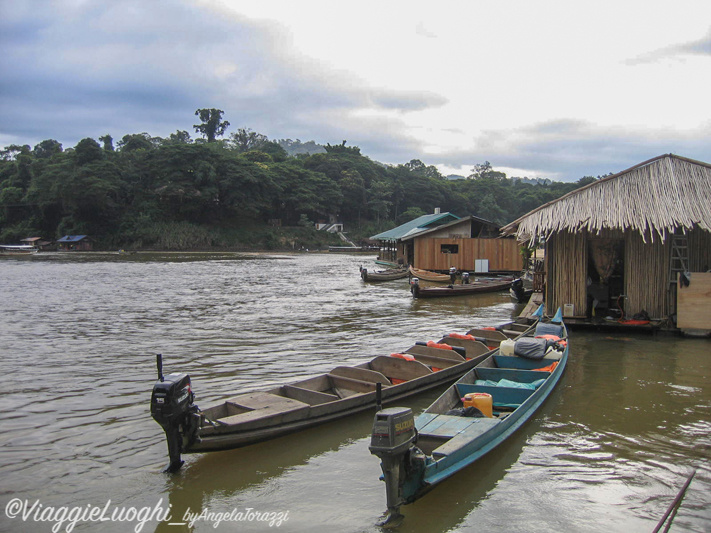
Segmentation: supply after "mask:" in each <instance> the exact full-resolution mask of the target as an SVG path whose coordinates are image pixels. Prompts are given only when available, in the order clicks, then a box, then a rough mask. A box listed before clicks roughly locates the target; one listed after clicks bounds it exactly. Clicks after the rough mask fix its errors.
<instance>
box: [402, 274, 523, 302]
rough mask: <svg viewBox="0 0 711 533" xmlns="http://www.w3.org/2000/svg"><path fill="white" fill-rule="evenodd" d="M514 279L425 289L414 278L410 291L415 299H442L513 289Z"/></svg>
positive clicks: (481, 281)
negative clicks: (512, 282)
mask: <svg viewBox="0 0 711 533" xmlns="http://www.w3.org/2000/svg"><path fill="white" fill-rule="evenodd" d="M511 281H512V278H479V279H475V280H474V281H472V282H470V283H462V284H456V285H446V286H441V285H437V286H431V287H423V286H422V285H420V281H419V279H417V278H412V280H411V283H410V291H411V292H412V296H414V297H415V298H441V297H445V296H465V295H467V294H478V293H483V292H499V291H505V290H507V289H509V288H510V287H511Z"/></svg>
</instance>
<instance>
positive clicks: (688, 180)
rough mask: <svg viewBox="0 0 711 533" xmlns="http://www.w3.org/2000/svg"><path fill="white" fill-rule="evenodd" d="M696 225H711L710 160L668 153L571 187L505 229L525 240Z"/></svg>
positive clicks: (648, 232) (650, 232) (665, 231)
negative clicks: (608, 230) (579, 233)
mask: <svg viewBox="0 0 711 533" xmlns="http://www.w3.org/2000/svg"><path fill="white" fill-rule="evenodd" d="M695 226H696V227H700V228H702V229H704V230H706V231H711V165H710V164H708V163H702V162H700V161H694V160H692V159H687V158H684V157H680V156H677V155H673V154H665V155H662V156H659V157H655V158H654V159H650V160H648V161H645V162H643V163H640V164H639V165H636V166H634V167H632V168H629V169H627V170H624V171H622V172H620V173H618V174H615V175H613V176H608V177H606V178H603V179H601V180H598V181H596V182H594V183H591V184H590V185H587V186H585V187H582V188H580V189H577V190H575V191H573V192H571V193H568V194H566V195H565V196H562V197H561V198H558V199H557V200H554V201H552V202H549V203H547V204H545V205H543V206H541V207H539V208H538V209H534V210H533V211H531V212H530V213H528V214H526V215H524V216H522V217H521V218H519V219H517V220H515V221H513V222H511V223H510V224H508V225H507V226H504V227H503V228H502V229H501V231H502V233H503V234H505V235H512V234H516V236H517V238H518V240H519V241H521V242H524V241H536V240H537V239H538V238H540V237H541V236H546V235H550V234H551V233H556V232H559V231H563V230H567V231H570V232H578V231H581V230H587V231H588V232H592V233H594V234H596V233H600V231H601V230H604V229H621V230H632V231H638V232H639V233H640V234H641V235H642V238H643V239H645V241H646V239H647V238H648V237H649V238H651V239H654V238H655V234H657V235H658V236H659V237H661V239H662V240H665V239H666V237H667V236H668V235H670V234H673V233H674V232H675V231H676V230H677V229H679V228H682V229H687V230H688V229H692V228H693V227H695Z"/></svg>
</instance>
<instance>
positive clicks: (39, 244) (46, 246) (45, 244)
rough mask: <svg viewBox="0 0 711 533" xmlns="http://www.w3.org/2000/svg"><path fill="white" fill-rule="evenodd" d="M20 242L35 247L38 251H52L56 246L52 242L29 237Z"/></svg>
mask: <svg viewBox="0 0 711 533" xmlns="http://www.w3.org/2000/svg"><path fill="white" fill-rule="evenodd" d="M20 242H21V243H23V244H26V245H28V246H33V247H34V248H37V249H38V250H51V249H52V247H53V246H54V245H53V243H52V242H50V241H47V240H45V239H43V238H42V237H27V238H26V239H21V240H20Z"/></svg>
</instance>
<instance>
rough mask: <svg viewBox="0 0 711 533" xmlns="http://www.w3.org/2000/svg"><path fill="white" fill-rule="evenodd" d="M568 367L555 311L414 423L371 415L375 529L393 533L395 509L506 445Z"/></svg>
mask: <svg viewBox="0 0 711 533" xmlns="http://www.w3.org/2000/svg"><path fill="white" fill-rule="evenodd" d="M536 313H537V314H538V315H539V316H540V315H542V313H543V307H542V306H541V307H540V308H539V310H538V311H537V312H536ZM567 360H568V343H567V331H566V328H565V324H563V321H562V317H561V315H560V310H559V311H558V313H556V316H555V317H553V319H551V320H550V321H549V322H539V323H538V324H537V325H536V326H535V328H533V329H532V331H529V332H528V333H527V334H526V335H525V336H522V337H519V338H518V339H516V340H515V341H503V342H502V343H501V344H500V345H499V348H497V349H496V350H494V351H493V352H492V353H491V354H489V355H487V356H486V358H485V359H484V360H483V361H481V362H480V363H478V364H477V365H476V366H475V367H474V368H473V369H472V370H470V371H469V372H467V373H466V374H465V375H464V376H462V377H461V378H460V379H459V380H458V381H457V382H456V383H455V384H454V385H452V386H451V387H450V388H449V389H447V391H446V392H444V394H442V396H440V397H439V398H438V399H437V400H436V401H435V402H434V403H433V404H432V405H431V406H430V407H429V408H428V409H427V410H425V412H423V413H422V414H420V415H419V416H418V417H417V418H414V416H413V414H412V410H411V409H409V408H402V407H392V408H389V409H385V410H382V411H379V412H378V413H376V415H375V421H374V423H373V433H372V436H371V445H370V452H371V453H372V454H374V455H377V456H378V457H379V458H380V459H381V467H382V470H383V474H384V480H385V486H386V495H387V506H388V509H387V511H386V513H385V515H384V516H383V518H382V520H381V522H380V523H379V524H378V525H381V526H386V527H396V526H397V525H398V524H399V523H400V521H401V520H402V515H401V514H400V506H402V505H405V504H408V503H412V502H413V501H415V500H416V499H418V498H419V497H421V496H422V495H424V494H425V493H426V492H427V491H429V490H430V489H432V488H433V487H434V486H436V485H437V484H438V483H440V482H442V481H444V480H445V479H447V478H448V477H449V476H451V475H453V474H455V473H456V472H458V471H460V470H462V469H463V468H465V467H467V466H469V465H471V464H472V463H474V462H475V461H476V460H478V459H480V458H481V457H482V456H483V455H484V454H486V453H488V452H489V451H491V450H492V449H493V448H495V447H496V446H498V445H499V444H501V443H502V442H504V441H505V440H506V439H507V438H508V437H510V436H511V435H512V434H513V433H514V432H515V431H516V430H517V429H518V428H520V427H521V426H522V425H523V424H524V423H525V422H526V421H527V420H529V419H530V418H531V417H532V416H533V414H534V413H535V412H536V410H537V409H538V408H539V407H540V406H541V404H542V403H543V402H544V401H545V399H546V398H547V397H548V396H549V395H550V393H551V392H552V391H553V389H554V388H555V386H556V384H557V383H558V382H559V380H560V378H561V375H562V374H563V371H564V369H565V366H566V363H567Z"/></svg>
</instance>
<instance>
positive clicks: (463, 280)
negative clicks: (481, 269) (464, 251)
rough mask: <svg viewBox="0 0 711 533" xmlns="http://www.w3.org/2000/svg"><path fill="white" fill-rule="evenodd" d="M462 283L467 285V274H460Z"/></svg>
mask: <svg viewBox="0 0 711 533" xmlns="http://www.w3.org/2000/svg"><path fill="white" fill-rule="evenodd" d="M462 283H463V284H464V285H469V272H462Z"/></svg>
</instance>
